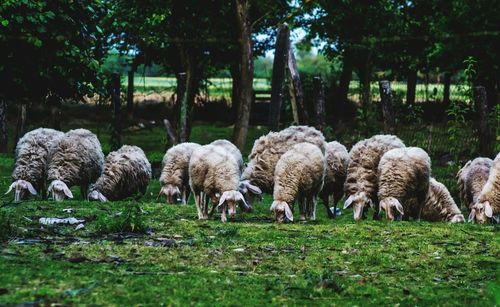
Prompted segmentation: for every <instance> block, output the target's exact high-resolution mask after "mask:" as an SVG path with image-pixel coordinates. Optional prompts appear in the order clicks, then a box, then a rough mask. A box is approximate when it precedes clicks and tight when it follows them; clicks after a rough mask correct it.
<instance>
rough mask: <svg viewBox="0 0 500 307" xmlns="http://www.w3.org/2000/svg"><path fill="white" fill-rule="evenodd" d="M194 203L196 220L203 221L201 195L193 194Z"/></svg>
mask: <svg viewBox="0 0 500 307" xmlns="http://www.w3.org/2000/svg"><path fill="white" fill-rule="evenodd" d="M194 203H195V204H196V211H197V212H198V219H199V220H202V219H203V210H202V203H201V193H194Z"/></svg>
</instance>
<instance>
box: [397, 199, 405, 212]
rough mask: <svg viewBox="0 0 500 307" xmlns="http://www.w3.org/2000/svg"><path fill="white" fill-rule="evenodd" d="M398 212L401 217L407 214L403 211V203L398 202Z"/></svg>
mask: <svg viewBox="0 0 500 307" xmlns="http://www.w3.org/2000/svg"><path fill="white" fill-rule="evenodd" d="M396 210H398V211H399V213H401V215H404V214H405V212H404V209H403V206H402V205H401V203H400V202H399V201H398V202H396Z"/></svg>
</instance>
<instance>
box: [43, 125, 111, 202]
mask: <svg viewBox="0 0 500 307" xmlns="http://www.w3.org/2000/svg"><path fill="white" fill-rule="evenodd" d="M49 155H50V160H49V164H48V169H47V181H50V182H51V183H50V185H49V188H48V192H49V193H51V194H52V197H53V198H54V199H55V200H56V201H63V200H64V199H65V198H66V197H68V198H73V194H72V193H71V190H70V187H72V186H74V185H80V188H81V192H82V197H84V198H87V196H88V187H89V185H90V183H93V182H95V181H96V180H97V178H99V176H100V175H101V173H102V170H103V165H104V154H103V153H102V149H101V143H100V142H99V140H98V139H97V137H96V136H95V134H93V133H92V132H90V131H88V130H86V129H75V130H70V131H68V132H66V133H65V134H64V136H62V137H61V138H60V139H59V140H58V141H57V142H55V143H54V144H53V145H52V146H51V147H50V154H49Z"/></svg>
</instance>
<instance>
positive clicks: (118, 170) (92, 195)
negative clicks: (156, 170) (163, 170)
mask: <svg viewBox="0 0 500 307" xmlns="http://www.w3.org/2000/svg"><path fill="white" fill-rule="evenodd" d="M150 180H151V164H150V163H149V161H148V159H147V158H146V155H145V154H144V151H143V150H142V149H141V148H139V147H137V146H129V145H123V146H122V147H121V148H120V149H118V150H117V151H113V152H111V153H109V155H108V156H107V157H106V160H105V162H104V172H103V173H102V174H101V176H100V177H99V178H98V179H97V181H96V183H95V184H92V185H91V186H90V192H89V195H88V198H89V199H90V200H99V201H101V202H106V201H108V200H122V199H125V198H127V197H129V196H131V195H134V194H137V193H141V194H143V195H144V194H145V193H146V190H147V187H148V184H149V181H150Z"/></svg>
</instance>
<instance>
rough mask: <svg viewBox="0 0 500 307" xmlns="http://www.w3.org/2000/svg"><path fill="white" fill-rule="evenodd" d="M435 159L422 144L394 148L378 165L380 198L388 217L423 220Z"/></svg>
mask: <svg viewBox="0 0 500 307" xmlns="http://www.w3.org/2000/svg"><path fill="white" fill-rule="evenodd" d="M430 172H431V159H430V157H429V155H428V154H427V153H426V152H425V151H424V150H423V149H421V148H418V147H405V148H396V149H391V150H389V151H388V152H386V153H385V154H384V155H383V156H382V158H381V159H380V163H379V165H378V199H379V200H380V208H381V209H383V210H384V211H385V213H386V216H387V219H388V220H391V221H393V220H401V219H404V220H408V219H409V218H410V217H411V218H413V219H415V220H419V219H420V214H421V212H422V206H423V205H424V201H425V198H426V195H427V192H428V190H429V179H430Z"/></svg>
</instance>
